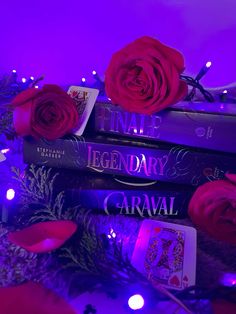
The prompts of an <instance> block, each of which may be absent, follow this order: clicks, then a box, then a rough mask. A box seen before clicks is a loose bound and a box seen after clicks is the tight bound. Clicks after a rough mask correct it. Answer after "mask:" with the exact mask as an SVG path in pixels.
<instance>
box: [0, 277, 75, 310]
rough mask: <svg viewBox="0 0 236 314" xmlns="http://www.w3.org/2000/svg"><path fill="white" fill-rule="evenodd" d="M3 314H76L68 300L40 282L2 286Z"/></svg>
mask: <svg viewBox="0 0 236 314" xmlns="http://www.w3.org/2000/svg"><path fill="white" fill-rule="evenodd" d="M0 313H1V314H55V313H57V314H75V311H74V310H73V309H72V308H71V307H70V305H69V304H67V302H66V301H65V300H64V299H62V298H61V297H59V296H58V295H57V294H55V293H54V292H52V291H51V290H49V289H46V288H45V287H44V286H42V285H41V284H39V283H34V282H28V283H24V284H22V285H20V286H15V287H7V288H0Z"/></svg>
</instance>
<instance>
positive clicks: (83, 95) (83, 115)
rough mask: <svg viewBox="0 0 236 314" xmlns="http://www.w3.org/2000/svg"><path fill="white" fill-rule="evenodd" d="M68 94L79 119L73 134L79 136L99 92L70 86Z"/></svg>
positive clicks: (93, 89)
mask: <svg viewBox="0 0 236 314" xmlns="http://www.w3.org/2000/svg"><path fill="white" fill-rule="evenodd" d="M68 94H69V95H70V96H71V98H72V99H73V100H74V101H75V104H76V107H77V109H78V113H79V117H80V118H79V126H78V128H77V130H76V131H75V132H74V133H75V134H76V135H78V136H81V135H82V134H83V132H84V129H85V127H86V125H87V122H88V119H89V117H90V114H91V112H92V110H93V107H94V104H95V102H96V99H97V96H98V94H99V90H98V89H95V88H88V87H82V86H70V88H69V90H68Z"/></svg>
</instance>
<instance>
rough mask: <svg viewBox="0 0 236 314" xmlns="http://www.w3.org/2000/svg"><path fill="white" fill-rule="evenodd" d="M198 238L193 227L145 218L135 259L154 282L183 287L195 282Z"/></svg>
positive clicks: (137, 242)
mask: <svg viewBox="0 0 236 314" xmlns="http://www.w3.org/2000/svg"><path fill="white" fill-rule="evenodd" d="M196 240H197V238H196V229H194V228H192V227H188V226H183V225H178V224H172V223H167V222H162V221H155V220H144V221H143V223H142V225H141V227H140V230H139V234H138V238H137V241H136V244H135V248H134V251H133V254H132V263H133V265H134V266H135V267H136V268H137V269H138V270H139V271H140V272H142V273H144V274H146V276H148V277H149V279H150V280H152V281H153V282H154V283H155V282H156V283H159V284H161V285H163V286H164V287H166V288H169V289H174V290H182V289H184V288H187V287H189V286H192V285H194V284H195V277H196V246H197V245H196Z"/></svg>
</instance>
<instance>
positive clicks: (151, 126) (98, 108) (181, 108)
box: [92, 102, 236, 153]
mask: <svg viewBox="0 0 236 314" xmlns="http://www.w3.org/2000/svg"><path fill="white" fill-rule="evenodd" d="M94 115H95V121H94V125H95V131H96V132H98V133H107V134H116V135H120V136H125V137H133V138H143V139H149V140H152V141H166V142H169V143H175V144H181V145H188V146H193V147H199V148H207V149H213V150H218V151H224V152H231V153H236V137H235V136H232V134H233V132H236V108H235V105H234V107H233V105H232V104H219V103H188V102H181V103H178V104H177V105H174V106H172V107H170V108H168V109H166V110H162V111H161V112H159V113H157V114H154V115H143V114H138V113H131V112H127V111H124V110H123V109H122V108H121V107H120V106H114V105H111V104H106V103H97V104H96V105H95V109H94ZM92 128H93V127H92Z"/></svg>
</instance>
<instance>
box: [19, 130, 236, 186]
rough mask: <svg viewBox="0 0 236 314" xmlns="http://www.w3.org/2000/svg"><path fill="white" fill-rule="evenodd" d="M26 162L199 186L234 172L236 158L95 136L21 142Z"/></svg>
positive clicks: (235, 169) (184, 148)
mask: <svg viewBox="0 0 236 314" xmlns="http://www.w3.org/2000/svg"><path fill="white" fill-rule="evenodd" d="M24 160H25V162H26V163H34V164H37V165H45V166H47V167H58V168H71V169H80V170H86V171H92V172H97V173H107V174H113V175H121V176H131V177H137V178H145V179H149V180H158V181H166V182H173V183H181V184H190V185H193V186H197V185H200V184H202V183H204V182H207V181H212V180H216V179H220V178H223V177H224V174H225V173H226V172H231V173H235V172H236V156H234V155H230V154H223V153H221V154H216V153H213V152H208V151H197V150H193V149H191V148H188V147H183V146H174V145H171V146H166V145H161V144H160V145H154V144H153V145H151V144H150V145H149V144H147V143H140V142H130V141H119V140H116V139H111V138H110V139H105V138H104V137H97V138H94V139H90V140H89V139H87V140H85V139H84V138H83V137H77V136H72V137H70V138H67V139H58V140H55V141H46V140H40V141H36V140H33V139H28V140H25V141H24Z"/></svg>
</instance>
